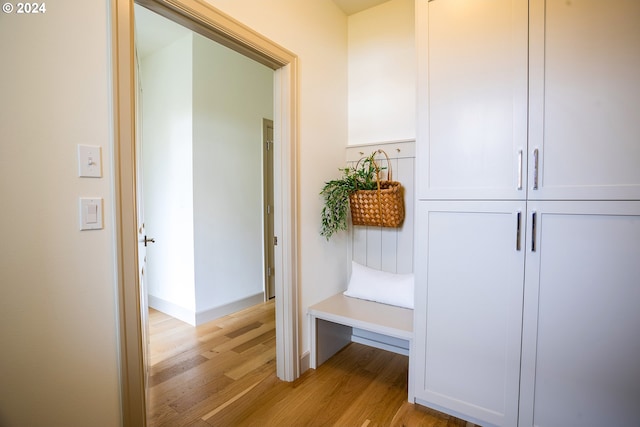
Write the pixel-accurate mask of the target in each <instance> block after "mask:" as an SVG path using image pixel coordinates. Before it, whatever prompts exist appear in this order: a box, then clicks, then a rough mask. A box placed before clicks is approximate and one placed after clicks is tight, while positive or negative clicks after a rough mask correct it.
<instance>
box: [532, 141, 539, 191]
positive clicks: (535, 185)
mask: <svg viewBox="0 0 640 427" xmlns="http://www.w3.org/2000/svg"><path fill="white" fill-rule="evenodd" d="M533 189H534V190H537V189H538V149H537V148H536V149H535V150H533Z"/></svg>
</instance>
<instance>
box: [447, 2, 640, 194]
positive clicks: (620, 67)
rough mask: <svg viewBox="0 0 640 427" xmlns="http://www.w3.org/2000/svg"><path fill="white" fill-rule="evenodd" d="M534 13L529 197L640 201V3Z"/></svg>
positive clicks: (543, 6)
mask: <svg viewBox="0 0 640 427" xmlns="http://www.w3.org/2000/svg"><path fill="white" fill-rule="evenodd" d="M438 1H440V0H438ZM445 1H446V0H445ZM530 9H531V10H530V15H531V20H530V22H531V29H530V33H531V36H530V45H531V47H530V95H529V96H530V99H529V104H530V111H529V114H530V123H529V195H528V196H529V198H530V199H538V200H549V199H556V200H558V199H572V200H638V199H640V1H631V0H616V1H598V0H572V1H546V2H545V1H543V0H531V1H530ZM536 152H537V153H538V155H537V157H538V160H537V163H538V164H537V168H536V159H535V156H534V154H535V153H536ZM536 171H537V179H535V178H534V175H535V174H536ZM536 184H537V185H536ZM536 187H537V188H536Z"/></svg>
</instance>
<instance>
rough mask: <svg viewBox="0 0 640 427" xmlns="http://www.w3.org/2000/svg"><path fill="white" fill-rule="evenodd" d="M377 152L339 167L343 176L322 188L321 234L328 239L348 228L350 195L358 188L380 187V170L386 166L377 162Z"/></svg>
mask: <svg viewBox="0 0 640 427" xmlns="http://www.w3.org/2000/svg"><path fill="white" fill-rule="evenodd" d="M377 153H378V152H377V151H374V152H373V153H371V155H370V156H368V157H365V158H363V159H361V160H360V161H358V163H356V165H355V167H346V168H344V169H339V170H340V171H341V172H342V177H341V178H340V179H334V180H331V181H328V182H326V183H325V185H324V187H323V188H322V191H321V192H320V194H321V195H322V196H323V197H324V207H323V208H322V213H321V220H322V226H321V229H320V235H322V236H324V237H325V238H326V239H327V240H329V238H330V237H331V236H333V235H334V234H335V233H336V232H338V231H340V230H346V229H347V226H348V224H347V219H348V217H349V195H350V194H352V193H354V192H355V191H357V190H375V189H376V188H378V181H377V176H378V172H379V171H380V170H383V169H386V168H384V167H379V166H378V165H377V164H376V162H375V160H374V158H375V155H376V154H377Z"/></svg>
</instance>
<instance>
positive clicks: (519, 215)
mask: <svg viewBox="0 0 640 427" xmlns="http://www.w3.org/2000/svg"><path fill="white" fill-rule="evenodd" d="M517 217H518V219H517V224H516V251H519V250H520V233H521V230H522V212H518V215H517Z"/></svg>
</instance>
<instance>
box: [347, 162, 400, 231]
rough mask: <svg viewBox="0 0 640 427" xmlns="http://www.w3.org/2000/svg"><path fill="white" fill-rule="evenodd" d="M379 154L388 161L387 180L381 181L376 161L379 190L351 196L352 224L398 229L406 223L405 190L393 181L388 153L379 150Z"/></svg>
mask: <svg viewBox="0 0 640 427" xmlns="http://www.w3.org/2000/svg"><path fill="white" fill-rule="evenodd" d="M378 153H380V154H384V157H385V158H386V160H387V165H388V168H387V180H380V166H378V164H377V163H376V162H375V160H374V167H375V169H376V181H377V184H378V185H377V186H378V188H377V189H376V190H356V191H355V192H353V193H351V194H350V195H349V207H350V208H351V222H352V223H353V225H370V226H376V227H391V228H397V227H400V226H401V225H402V222H403V221H404V190H403V188H402V185H401V184H400V183H399V182H397V181H394V180H393V175H392V171H391V162H390V161H389V156H387V153H385V152H384V150H378ZM361 160H362V159H361ZM359 162H360V161H358V163H359ZM356 167H357V166H356Z"/></svg>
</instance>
